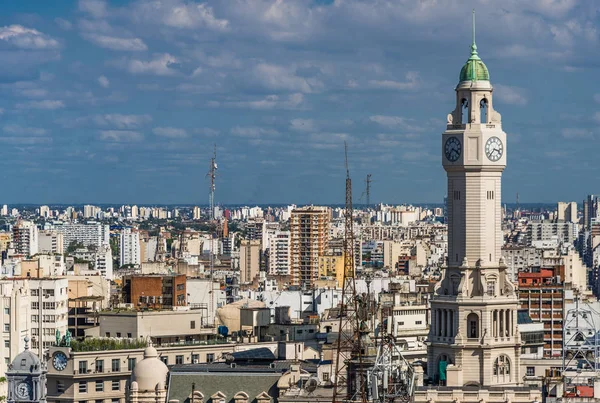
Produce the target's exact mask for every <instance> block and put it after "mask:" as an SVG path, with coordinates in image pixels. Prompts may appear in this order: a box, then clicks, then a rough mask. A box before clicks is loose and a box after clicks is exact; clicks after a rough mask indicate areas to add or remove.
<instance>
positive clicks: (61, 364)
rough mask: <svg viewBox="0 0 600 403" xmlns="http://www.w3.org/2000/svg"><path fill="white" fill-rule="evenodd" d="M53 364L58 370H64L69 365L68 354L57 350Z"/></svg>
mask: <svg viewBox="0 0 600 403" xmlns="http://www.w3.org/2000/svg"><path fill="white" fill-rule="evenodd" d="M52 365H53V366H54V368H55V369H56V370H57V371H62V370H64V369H65V368H66V367H67V356H66V355H65V353H63V352H62V351H59V352H57V353H56V354H54V357H52Z"/></svg>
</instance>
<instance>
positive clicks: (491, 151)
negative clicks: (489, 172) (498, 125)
mask: <svg viewBox="0 0 600 403" xmlns="http://www.w3.org/2000/svg"><path fill="white" fill-rule="evenodd" d="M503 153H504V145H503V144H502V140H500V139H499V138H498V137H490V138H489V139H488V141H487V142H486V143H485V155H487V157H488V159H489V160H490V161H493V162H496V161H498V160H499V159H500V158H501V157H502V154H503Z"/></svg>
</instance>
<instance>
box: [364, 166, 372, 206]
mask: <svg viewBox="0 0 600 403" xmlns="http://www.w3.org/2000/svg"><path fill="white" fill-rule="evenodd" d="M372 182H373V181H372V180H371V174H368V175H367V179H365V183H366V184H367V190H366V193H367V209H368V208H370V207H371V183H372Z"/></svg>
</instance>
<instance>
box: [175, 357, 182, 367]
mask: <svg viewBox="0 0 600 403" xmlns="http://www.w3.org/2000/svg"><path fill="white" fill-rule="evenodd" d="M175 364H178V365H180V364H183V356H182V355H176V356H175Z"/></svg>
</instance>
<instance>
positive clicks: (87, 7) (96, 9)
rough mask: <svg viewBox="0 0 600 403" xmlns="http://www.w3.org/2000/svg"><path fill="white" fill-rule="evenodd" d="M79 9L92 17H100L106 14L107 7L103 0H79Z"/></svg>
mask: <svg viewBox="0 0 600 403" xmlns="http://www.w3.org/2000/svg"><path fill="white" fill-rule="evenodd" d="M79 11H82V12H84V13H87V14H89V15H91V16H92V17H94V18H102V17H105V16H106V14H107V11H108V7H107V6H106V2H105V1H104V0H79Z"/></svg>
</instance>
